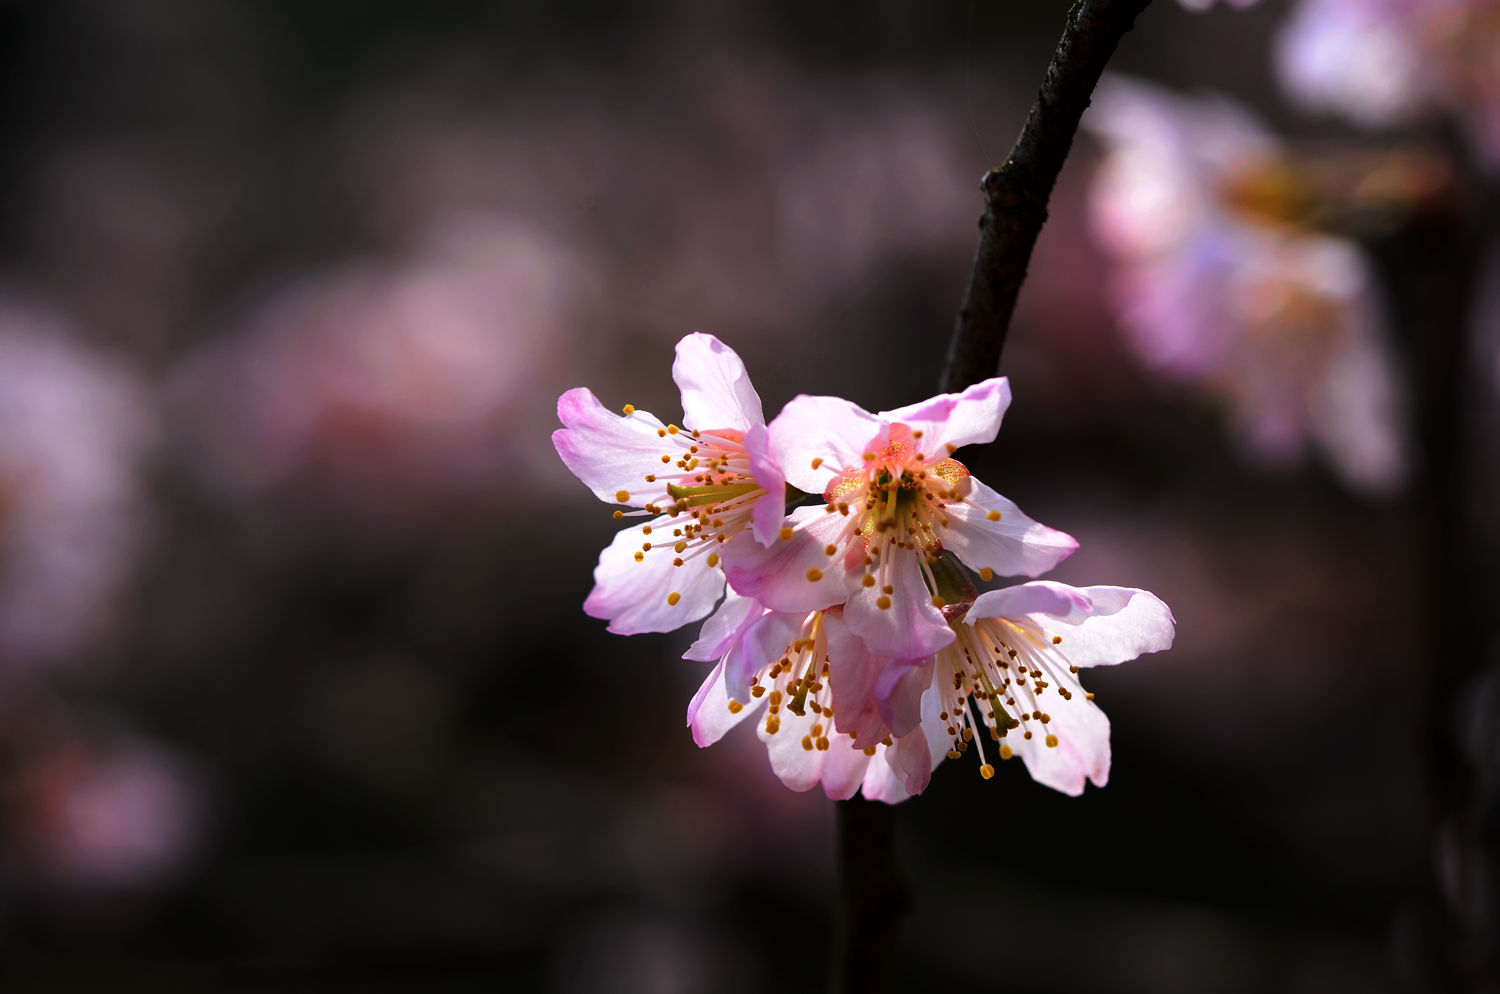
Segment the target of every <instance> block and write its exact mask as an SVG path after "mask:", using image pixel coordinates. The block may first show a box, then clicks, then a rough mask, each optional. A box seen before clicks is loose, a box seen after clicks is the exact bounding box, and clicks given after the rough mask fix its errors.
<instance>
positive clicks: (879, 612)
mask: <svg viewBox="0 0 1500 994" xmlns="http://www.w3.org/2000/svg"><path fill="white" fill-rule="evenodd" d="M672 373H673V378H674V379H675V380H676V382H677V385H678V387H679V388H680V389H681V391H682V407H683V424H682V425H681V426H679V425H676V424H664V423H663V422H661V421H660V420H658V419H657V418H655V417H653V416H652V415H650V414H647V413H646V412H644V411H640V410H637V409H636V408H634V407H633V406H632V405H629V404H626V405H624V408H623V412H622V413H618V414H617V413H615V412H614V411H613V410H610V409H608V408H606V407H605V406H604V405H603V404H602V403H600V402H599V400H598V399H597V398H596V397H595V396H594V395H593V393H591V392H590V391H589V390H587V389H584V388H578V389H574V390H570V391H568V392H567V393H565V394H563V395H562V397H561V398H560V399H559V401H558V417H559V419H560V420H561V421H562V423H563V424H564V426H565V427H564V428H562V429H561V430H558V431H556V432H554V433H553V436H552V440H553V444H554V445H555V446H556V448H557V452H558V455H559V456H561V457H562V460H563V462H564V463H565V464H566V465H567V467H568V469H569V470H571V471H572V472H573V473H574V475H576V476H577V477H578V478H579V479H580V480H582V481H583V482H584V483H585V484H586V485H587V486H588V487H589V489H590V490H592V491H593V492H594V494H595V496H597V497H599V498H600V499H601V500H604V501H607V502H609V503H610V504H613V505H615V508H616V509H615V512H614V516H615V517H616V518H617V519H621V520H623V519H625V518H631V519H637V520H639V521H640V523H638V524H634V525H632V526H631V527H627V528H625V529H624V530H623V531H621V532H619V533H618V534H617V535H616V536H615V539H614V541H613V542H611V543H610V545H609V547H608V548H606V549H605V550H604V552H603V553H602V554H601V555H600V557H599V565H598V567H597V568H596V569H595V571H594V581H595V583H594V589H593V591H592V592H591V593H590V594H589V596H588V599H587V600H586V601H585V603H584V610H585V611H586V612H587V613H588V614H590V615H591V616H593V617H596V618H601V619H604V620H607V621H608V622H609V630H610V631H612V632H615V633H617V634H622V635H631V634H636V633H641V632H666V631H672V630H675V629H677V628H680V627H681V626H683V625H686V624H689V623H691V622H695V621H699V620H700V619H704V618H706V619H707V620H706V621H704V623H703V626H702V629H701V632H700V634H699V637H698V639H697V641H696V642H694V643H693V645H692V646H691V648H689V649H688V651H687V653H686V655H685V658H687V659H690V660H695V661H699V662H703V663H711V664H713V668H712V669H711V670H710V672H709V673H708V675H707V677H706V679H705V680H704V682H703V685H702V687H701V688H700V689H699V690H698V692H697V694H696V695H694V697H693V699H692V701H691V703H690V704H689V705H688V710H687V724H688V726H689V727H690V728H691V730H692V734H693V738H694V740H695V741H696V742H697V743H698V744H699V745H700V746H707V745H710V744H712V743H714V742H716V741H718V740H719V738H721V737H722V736H723V735H724V734H725V733H726V732H727V731H728V730H729V729H730V728H732V727H734V726H735V725H737V724H739V723H741V722H744V721H747V720H750V721H753V722H754V724H755V726H756V729H757V732H758V734H759V736H760V738H761V740H762V741H763V742H764V743H765V745H766V749H767V752H768V753H769V756H770V760H771V765H772V768H773V769H774V770H775V772H776V774H777V775H778V776H779V777H780V778H781V780H782V781H783V782H784V783H786V785H787V786H789V787H791V788H793V789H794V790H807V789H809V788H811V787H812V786H813V785H814V784H818V783H821V784H822V786H823V790H824V791H825V792H826V793H827V794H828V796H830V797H833V798H839V799H842V798H847V797H850V796H852V795H853V794H855V793H856V792H859V791H863V793H864V796H866V797H868V798H871V799H876V800H882V801H886V802H890V803H894V802H897V801H901V800H904V799H905V798H907V797H910V796H912V795H914V794H919V793H921V792H922V791H923V790H924V789H925V788H926V786H927V784H928V782H929V780H930V778H931V776H932V773H933V770H934V769H935V768H936V767H937V765H938V764H939V763H941V762H942V760H943V759H945V758H958V757H959V756H961V755H963V754H964V753H967V752H970V751H973V752H974V753H975V754H976V755H977V756H978V758H979V763H980V773H981V774H982V775H983V776H984V777H985V778H986V779H988V778H989V777H991V776H993V775H994V766H993V764H992V762H991V759H992V758H994V757H998V758H1000V759H1002V760H1003V759H1010V758H1012V757H1013V756H1019V757H1020V758H1021V760H1022V761H1023V762H1024V763H1025V765H1026V767H1027V769H1028V770H1029V771H1030V773H1031V775H1032V777H1034V778H1035V779H1036V780H1038V781H1039V782H1041V783H1044V784H1046V785H1047V786H1049V787H1053V788H1055V789H1057V790H1060V791H1064V792H1066V793H1069V794H1079V793H1082V791H1083V788H1084V783H1085V781H1086V780H1091V781H1093V783H1095V784H1096V785H1098V786H1103V784H1104V783H1105V781H1106V779H1107V778H1108V774H1109V762H1110V751H1109V721H1108V719H1107V718H1106V717H1105V715H1104V712H1103V711H1101V710H1100V709H1099V707H1098V706H1097V705H1096V704H1095V703H1094V702H1093V695H1092V694H1089V693H1087V692H1085V691H1084V689H1083V687H1082V686H1081V684H1080V683H1079V679H1078V673H1079V671H1080V669H1082V668H1084V667H1089V666H1100V665H1111V664H1115V663H1120V662H1124V661H1126V660H1129V659H1134V658H1135V657H1136V656H1139V655H1141V654H1142V653H1146V652H1154V651H1157V650H1160V649H1165V648H1167V647H1168V646H1170V645H1171V642H1172V637H1173V632H1174V628H1173V625H1174V622H1173V619H1172V614H1171V612H1170V611H1169V610H1168V608H1167V606H1166V605H1165V604H1163V603H1162V602H1161V601H1160V600H1159V599H1158V598H1156V597H1155V596H1154V595H1152V594H1150V593H1147V592H1146V591H1144V590H1136V589H1132V588H1128V587H1108V586H1099V587H1082V588H1078V587H1070V586H1067V585H1065V584H1061V583H1056V582H1051V581H1032V582H1028V583H1021V584H1018V585H1014V586H1009V587H1003V588H1000V589H996V590H990V591H988V592H986V593H983V594H981V593H979V592H978V590H977V588H976V586H975V584H974V582H973V579H972V576H971V572H972V573H977V574H978V576H979V578H980V579H981V580H983V581H989V580H992V579H994V578H995V577H997V576H1012V577H1016V576H1020V577H1037V576H1040V575H1041V574H1043V573H1045V572H1047V571H1048V570H1050V569H1051V568H1052V567H1053V566H1055V565H1057V563H1059V562H1061V561H1062V560H1063V559H1065V558H1066V557H1067V556H1069V555H1071V554H1072V553H1073V551H1074V550H1075V549H1076V548H1077V542H1076V541H1074V540H1073V538H1071V537H1070V536H1068V535H1066V534H1064V533H1063V532H1060V531H1057V530H1055V529H1052V528H1049V527H1047V526H1045V525H1042V524H1040V523H1038V522H1036V521H1034V520H1032V519H1031V518H1029V517H1028V516H1027V515H1026V514H1024V513H1023V512H1022V511H1021V510H1020V508H1018V507H1017V506H1016V505H1015V504H1014V503H1012V502H1011V501H1009V500H1007V499H1006V498H1005V497H1003V496H1001V495H1000V494H998V493H996V492H995V491H994V490H991V489H990V488H989V487H987V486H985V485H984V484H983V483H981V482H980V481H979V480H977V479H975V478H974V477H973V476H972V475H971V474H970V472H969V470H968V468H967V467H965V466H964V464H963V463H961V462H959V461H958V460H957V459H955V458H954V454H955V453H956V452H957V450H958V449H960V448H961V447H963V446H965V445H974V444H983V443H985V442H989V441H992V440H993V439H994V437H995V435H996V433H997V432H998V430H999V428H1000V422H1001V419H1002V417H1003V416H1004V414H1005V410H1006V408H1007V407H1008V406H1009V405H1010V385H1009V383H1008V382H1007V380H1006V379H1005V378H1003V377H997V378H994V379H989V380H985V381H984V382H982V383H978V384H976V385H974V386H972V387H970V388H969V389H967V390H965V391H963V392H962V393H956V394H942V395H939V396H936V397H933V398H931V399H929V400H925V401H922V402H921V403H918V404H913V405H910V406H907V407H902V408H898V409H896V410H892V411H882V412H879V413H875V414H872V413H870V412H868V411H865V410H863V409H861V408H860V407H858V406H857V405H855V404H853V403H851V402H849V401H847V400H843V399H840V398H837V397H818V396H807V395H803V396H799V397H796V398H795V399H793V400H792V401H791V402H790V403H788V404H787V405H786V407H785V408H783V409H782V411H781V413H780V414H778V415H777V416H776V417H775V418H774V419H773V420H771V421H770V422H769V423H767V421H766V419H765V416H764V414H763V413H762V409H761V403H760V397H759V396H758V395H757V394H756V392H755V389H754V388H753V387H752V386H751V384H750V379H749V376H748V375H747V373H746V371H745V367H744V365H743V364H742V363H741V361H740V359H739V357H738V356H737V355H735V353H734V352H733V351H732V350H731V349H729V348H728V347H727V346H725V345H724V344H723V343H722V342H720V341H719V340H718V339H716V338H714V337H713V336H711V335H705V334H692V335H688V336H687V337H686V338H684V339H683V340H682V341H681V342H680V343H678V346H677V358H676V362H675V364H674V365H673V369H672ZM815 496H821V498H822V503H821V504H808V503H803V502H804V501H805V500H807V499H809V498H812V497H815ZM789 504H798V505H800V506H796V507H795V508H794V509H793V510H791V511H790V512H789V513H788V510H787V508H788V505H789Z"/></svg>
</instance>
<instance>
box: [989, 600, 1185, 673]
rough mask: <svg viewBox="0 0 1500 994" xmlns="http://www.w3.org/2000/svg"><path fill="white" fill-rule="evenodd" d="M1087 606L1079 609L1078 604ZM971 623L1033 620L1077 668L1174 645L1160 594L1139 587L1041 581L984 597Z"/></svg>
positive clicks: (1172, 628)
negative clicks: (1070, 585) (1019, 619)
mask: <svg viewBox="0 0 1500 994" xmlns="http://www.w3.org/2000/svg"><path fill="white" fill-rule="evenodd" d="M1079 598H1082V599H1084V600H1086V601H1087V607H1079V606H1078V599H1079ZM968 616H969V617H970V618H1020V617H1023V616H1029V617H1031V618H1032V619H1033V620H1035V621H1036V622H1037V623H1038V624H1040V625H1041V628H1042V630H1043V631H1044V632H1046V633H1047V634H1048V635H1056V636H1058V637H1059V638H1061V639H1062V641H1061V642H1059V643H1058V645H1057V650H1058V651H1059V652H1060V653H1061V654H1062V655H1063V656H1066V657H1067V661H1068V662H1069V663H1071V664H1072V665H1074V666H1113V665H1114V664H1116V663H1123V662H1125V661H1127V660H1131V659H1135V658H1136V657H1137V656H1140V655H1142V654H1144V653H1147V652H1159V651H1161V650H1162V649H1169V648H1171V646H1172V638H1173V636H1174V635H1175V634H1176V626H1175V622H1174V620H1173V618H1172V611H1171V609H1170V608H1168V607H1167V605H1165V604H1163V603H1162V601H1161V599H1160V598H1159V597H1157V596H1156V595H1155V594H1152V593H1149V592H1147V591H1145V590H1136V589H1135V588H1133V587H1082V588H1077V587H1069V586H1067V585H1066V584H1062V583H1053V582H1050V581H1035V582H1032V583H1023V584H1021V585H1019V586H1016V587H1007V588H1005V589H1002V590H992V591H990V592H989V593H985V594H981V595H980V596H979V599H978V600H976V601H975V602H974V606H973V607H972V608H971V609H970V610H969V615H968Z"/></svg>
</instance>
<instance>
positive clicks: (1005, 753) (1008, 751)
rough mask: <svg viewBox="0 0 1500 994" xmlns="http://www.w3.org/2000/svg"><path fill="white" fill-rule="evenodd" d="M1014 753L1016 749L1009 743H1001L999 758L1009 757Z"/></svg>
mask: <svg viewBox="0 0 1500 994" xmlns="http://www.w3.org/2000/svg"><path fill="white" fill-rule="evenodd" d="M1015 754H1016V751H1015V750H1014V749H1012V748H1011V747H1010V746H1009V745H1002V746H1001V747H1000V758H1001V759H1009V758H1010V757H1012V756H1014V755H1015Z"/></svg>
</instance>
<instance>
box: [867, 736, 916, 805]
mask: <svg viewBox="0 0 1500 994" xmlns="http://www.w3.org/2000/svg"><path fill="white" fill-rule="evenodd" d="M890 752H891V751H890V750H889V749H880V750H878V751H877V752H876V753H875V755H874V756H871V757H870V765H869V766H868V767H867V768H866V769H865V780H864V783H863V784H862V785H861V787H860V792H861V793H862V794H864V795H865V797H866V798H867V799H868V800H871V801H883V802H885V803H886V804H899V803H901V802H902V801H904V800H906V799H907V798H908V797H911V796H912V795H911V794H910V793H908V792H907V790H906V787H905V785H904V784H903V783H902V782H901V778H900V777H899V776H898V775H897V774H896V772H895V771H894V770H892V769H891V765H890V763H889V762H888V761H887V757H888V756H889V755H890Z"/></svg>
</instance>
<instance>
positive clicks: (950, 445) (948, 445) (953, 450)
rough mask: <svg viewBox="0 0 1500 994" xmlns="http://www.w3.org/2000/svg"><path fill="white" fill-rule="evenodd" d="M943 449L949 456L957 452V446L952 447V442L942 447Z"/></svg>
mask: <svg viewBox="0 0 1500 994" xmlns="http://www.w3.org/2000/svg"><path fill="white" fill-rule="evenodd" d="M943 448H945V449H947V450H948V454H949V455H950V456H951V455H953V453H955V452H957V451H958V446H956V445H954V444H953V443H952V442H949V443H948V444H947V445H945V446H943Z"/></svg>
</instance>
